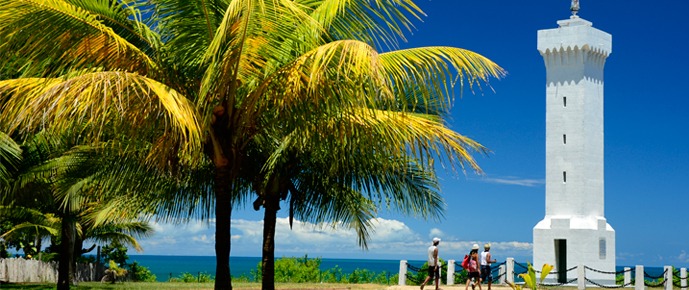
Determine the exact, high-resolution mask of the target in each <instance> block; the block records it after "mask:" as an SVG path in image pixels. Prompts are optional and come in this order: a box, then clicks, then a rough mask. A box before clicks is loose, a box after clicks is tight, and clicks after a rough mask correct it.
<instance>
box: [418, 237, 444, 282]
mask: <svg viewBox="0 0 689 290" xmlns="http://www.w3.org/2000/svg"><path fill="white" fill-rule="evenodd" d="M438 244H440V238H437V237H436V238H433V244H432V245H431V246H430V247H428V277H426V280H424V281H423V283H421V290H423V287H424V286H426V283H428V281H429V280H431V279H433V278H435V290H438V282H439V281H440V262H439V261H438Z"/></svg>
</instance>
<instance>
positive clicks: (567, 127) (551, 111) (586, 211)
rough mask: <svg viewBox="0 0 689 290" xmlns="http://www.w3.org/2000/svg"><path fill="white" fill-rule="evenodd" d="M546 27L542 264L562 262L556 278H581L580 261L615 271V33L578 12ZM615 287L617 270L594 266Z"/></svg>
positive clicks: (542, 38) (537, 241)
mask: <svg viewBox="0 0 689 290" xmlns="http://www.w3.org/2000/svg"><path fill="white" fill-rule="evenodd" d="M578 10H579V3H578V1H572V16H571V17H570V19H566V20H560V21H558V22H557V24H558V25H559V27H558V28H554V29H546V30H539V31H538V51H539V52H540V53H541V55H542V56H543V59H544V60H545V67H546V166H545V167H546V186H545V194H546V198H545V200H546V206H545V217H544V218H543V220H541V221H540V222H539V223H538V224H537V225H536V226H535V227H534V229H533V243H534V244H533V260H534V266H535V267H536V269H538V270H540V267H541V266H542V265H543V264H545V263H547V264H552V265H554V266H555V270H553V271H554V272H553V274H552V275H550V276H549V280H550V281H549V282H559V283H564V282H568V281H571V280H572V279H574V278H576V277H577V271H567V270H569V269H572V268H573V267H575V266H580V265H585V266H587V267H589V268H592V269H596V270H600V271H605V272H614V271H615V231H614V230H613V228H612V227H611V226H610V225H609V224H608V223H607V220H606V219H605V215H604V176H603V168H604V160H603V84H604V80H603V68H604V66H605V60H606V58H607V57H608V55H610V53H611V52H612V36H611V35H610V34H608V33H606V32H603V31H601V30H598V29H596V28H593V27H592V23H591V22H589V21H586V20H584V19H581V18H580V17H579V16H577V15H576V13H577V12H578ZM586 278H588V279H590V280H592V281H595V282H597V283H605V284H614V282H615V276H614V274H605V273H600V272H597V271H590V270H587V271H586Z"/></svg>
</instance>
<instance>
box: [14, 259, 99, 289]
mask: <svg viewBox="0 0 689 290" xmlns="http://www.w3.org/2000/svg"><path fill="white" fill-rule="evenodd" d="M96 268H97V266H96V264H92V263H89V264H77V271H76V273H75V275H74V276H75V279H76V280H77V281H78V282H82V281H99V280H100V279H98V278H99V276H102V275H103V274H102V271H100V272H101V273H100V274H99V273H98V271H97V269H96ZM0 282H5V283H27V282H44V283H57V262H43V261H39V260H26V259H23V258H10V259H0Z"/></svg>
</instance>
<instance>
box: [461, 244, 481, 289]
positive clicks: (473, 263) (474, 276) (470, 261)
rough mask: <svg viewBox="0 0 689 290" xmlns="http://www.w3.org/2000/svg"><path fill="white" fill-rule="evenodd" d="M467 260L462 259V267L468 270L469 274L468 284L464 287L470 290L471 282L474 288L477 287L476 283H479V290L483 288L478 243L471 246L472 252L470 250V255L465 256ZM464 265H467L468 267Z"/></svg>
mask: <svg viewBox="0 0 689 290" xmlns="http://www.w3.org/2000/svg"><path fill="white" fill-rule="evenodd" d="M465 260H466V262H465V261H462V267H464V269H466V270H467V272H468V273H469V275H467V284H466V286H465V287H464V290H469V284H471V289H472V290H474V289H475V288H476V285H478V289H479V290H482V288H481V268H479V261H478V244H474V246H473V247H472V248H471V252H469V255H468V257H467V258H465ZM464 265H466V267H465V266H464ZM474 281H475V282H474Z"/></svg>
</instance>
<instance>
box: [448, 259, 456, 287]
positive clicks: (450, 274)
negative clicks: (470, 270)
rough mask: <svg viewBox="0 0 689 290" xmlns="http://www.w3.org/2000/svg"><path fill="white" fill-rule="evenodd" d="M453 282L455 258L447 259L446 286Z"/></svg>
mask: <svg viewBox="0 0 689 290" xmlns="http://www.w3.org/2000/svg"><path fill="white" fill-rule="evenodd" d="M454 284H455V260H447V286H451V285H454Z"/></svg>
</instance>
